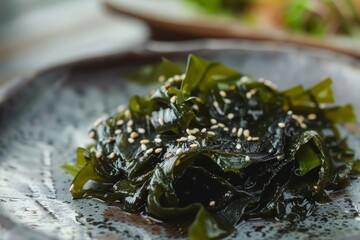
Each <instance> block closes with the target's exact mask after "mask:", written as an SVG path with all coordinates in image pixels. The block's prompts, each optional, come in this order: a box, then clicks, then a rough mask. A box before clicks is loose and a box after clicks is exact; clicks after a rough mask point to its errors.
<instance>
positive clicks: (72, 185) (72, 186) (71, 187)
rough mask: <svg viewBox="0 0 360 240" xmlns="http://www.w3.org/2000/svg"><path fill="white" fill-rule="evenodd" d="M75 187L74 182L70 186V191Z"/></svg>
mask: <svg viewBox="0 0 360 240" xmlns="http://www.w3.org/2000/svg"><path fill="white" fill-rule="evenodd" d="M73 189H74V184H71V186H70V188H69V192H71V191H72V190H73Z"/></svg>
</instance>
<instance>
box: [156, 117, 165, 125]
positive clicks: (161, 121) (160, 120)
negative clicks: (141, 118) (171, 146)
mask: <svg viewBox="0 0 360 240" xmlns="http://www.w3.org/2000/svg"><path fill="white" fill-rule="evenodd" d="M158 121H159V124H160V125H161V126H163V125H164V124H165V123H164V119H162V118H159V120H158Z"/></svg>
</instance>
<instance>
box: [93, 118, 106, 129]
mask: <svg viewBox="0 0 360 240" xmlns="http://www.w3.org/2000/svg"><path fill="white" fill-rule="evenodd" d="M103 121H104V118H103V117H101V118H98V119H97V120H96V121H95V122H94V127H98V126H99V125H100V124H101V123H102V122H103Z"/></svg>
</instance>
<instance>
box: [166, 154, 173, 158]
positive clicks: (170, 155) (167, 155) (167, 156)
mask: <svg viewBox="0 0 360 240" xmlns="http://www.w3.org/2000/svg"><path fill="white" fill-rule="evenodd" d="M172 156H173V154H172V153H168V154H166V156H165V157H166V158H170V157H172Z"/></svg>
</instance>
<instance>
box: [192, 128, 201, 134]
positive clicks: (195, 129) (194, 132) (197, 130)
mask: <svg viewBox="0 0 360 240" xmlns="http://www.w3.org/2000/svg"><path fill="white" fill-rule="evenodd" d="M199 131H200V130H199V129H198V128H193V129H191V130H190V132H191V134H196V133H198V132H199Z"/></svg>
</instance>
